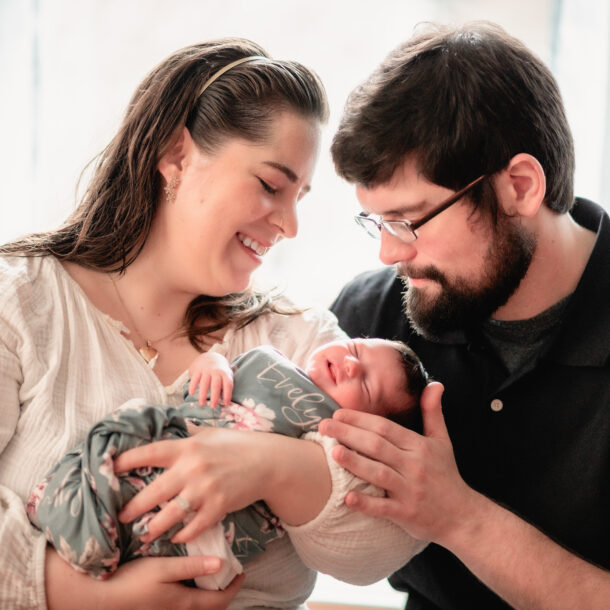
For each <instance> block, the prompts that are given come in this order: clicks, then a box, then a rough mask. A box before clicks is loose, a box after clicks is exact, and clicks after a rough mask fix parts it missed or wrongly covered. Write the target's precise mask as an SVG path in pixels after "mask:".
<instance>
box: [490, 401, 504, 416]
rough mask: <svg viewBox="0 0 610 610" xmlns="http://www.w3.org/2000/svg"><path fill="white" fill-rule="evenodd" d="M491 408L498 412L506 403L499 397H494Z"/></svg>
mask: <svg viewBox="0 0 610 610" xmlns="http://www.w3.org/2000/svg"><path fill="white" fill-rule="evenodd" d="M490 406H491V410H492V411H495V412H496V413H497V412H498V411H502V409H503V408H504V403H503V402H502V401H501V400H500V399H499V398H494V399H493V400H492V401H491V405H490Z"/></svg>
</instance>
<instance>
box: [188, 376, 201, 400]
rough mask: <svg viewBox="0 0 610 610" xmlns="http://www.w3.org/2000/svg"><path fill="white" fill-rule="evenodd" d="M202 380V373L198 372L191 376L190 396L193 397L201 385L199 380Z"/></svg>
mask: <svg viewBox="0 0 610 610" xmlns="http://www.w3.org/2000/svg"><path fill="white" fill-rule="evenodd" d="M200 379H201V372H199V371H197V372H195V373H193V374H192V375H191V380H190V381H189V396H192V395H193V394H194V393H195V390H196V389H197V385H198V384H199V380H200Z"/></svg>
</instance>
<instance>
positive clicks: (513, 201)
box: [494, 153, 546, 217]
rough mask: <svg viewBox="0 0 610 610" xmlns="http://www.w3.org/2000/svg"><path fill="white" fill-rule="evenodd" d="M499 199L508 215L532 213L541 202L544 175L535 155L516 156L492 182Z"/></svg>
mask: <svg viewBox="0 0 610 610" xmlns="http://www.w3.org/2000/svg"><path fill="white" fill-rule="evenodd" d="M494 186H495V189H496V194H497V196H498V201H499V202H500V204H501V205H502V207H503V208H504V212H505V213H506V214H508V215H509V216H525V217H531V216H534V215H535V214H536V213H537V212H538V210H539V208H540V206H541V205H542V204H543V202H544V196H545V194H546V176H545V174H544V170H543V169H542V165H540V162H539V161H538V159H536V157H533V156H532V155H529V154H527V153H519V154H518V155H515V156H514V157H513V158H512V159H511V160H510V161H509V163H508V165H507V166H506V167H505V168H504V169H503V170H502V171H501V172H499V173H498V175H497V177H496V180H495V183H494Z"/></svg>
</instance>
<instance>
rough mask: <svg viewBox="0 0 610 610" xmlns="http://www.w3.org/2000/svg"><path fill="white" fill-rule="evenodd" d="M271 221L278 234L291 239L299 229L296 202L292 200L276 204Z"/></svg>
mask: <svg viewBox="0 0 610 610" xmlns="http://www.w3.org/2000/svg"><path fill="white" fill-rule="evenodd" d="M272 222H273V224H274V225H275V226H277V227H278V228H279V230H280V235H281V236H282V237H286V238H288V239H291V238H293V237H296V235H297V233H298V231H299V219H298V217H297V202H296V201H292V202H289V203H287V204H285V205H284V204H282V205H280V206H278V209H277V210H275V211H274V213H273V219H272Z"/></svg>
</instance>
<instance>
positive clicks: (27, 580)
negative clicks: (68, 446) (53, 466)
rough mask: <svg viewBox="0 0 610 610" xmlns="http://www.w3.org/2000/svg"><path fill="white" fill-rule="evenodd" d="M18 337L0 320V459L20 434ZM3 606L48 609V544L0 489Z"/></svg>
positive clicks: (13, 495)
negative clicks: (46, 582) (12, 440)
mask: <svg viewBox="0 0 610 610" xmlns="http://www.w3.org/2000/svg"><path fill="white" fill-rule="evenodd" d="M18 342H19V341H18V339H17V334H16V333H14V332H13V331H12V329H11V327H10V326H9V325H8V324H7V323H6V322H5V320H3V319H0V459H1V458H2V456H3V454H4V452H5V449H6V447H7V446H8V444H9V443H10V441H11V439H12V438H13V436H14V435H15V434H16V433H17V426H18V421H19V415H20V405H19V388H20V386H21V382H22V373H21V365H20V362H19V358H18V356H17V346H18ZM0 515H1V518H0V606H1V607H2V608H46V596H45V589H44V556H45V548H46V540H45V538H44V535H43V534H42V532H39V531H37V530H35V529H34V528H33V527H32V526H31V524H30V522H29V520H28V518H27V515H26V512H25V506H24V504H23V502H22V501H21V499H20V498H19V496H18V495H17V494H16V493H15V492H14V491H12V490H11V489H9V488H8V487H6V486H3V485H0Z"/></svg>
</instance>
